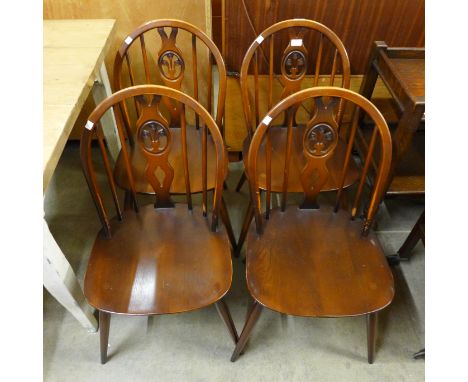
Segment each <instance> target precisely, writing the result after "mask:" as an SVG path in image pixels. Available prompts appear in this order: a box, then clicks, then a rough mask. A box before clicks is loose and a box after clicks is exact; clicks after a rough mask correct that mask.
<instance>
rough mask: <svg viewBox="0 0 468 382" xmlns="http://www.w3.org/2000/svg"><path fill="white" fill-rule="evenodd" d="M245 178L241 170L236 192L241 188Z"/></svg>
mask: <svg viewBox="0 0 468 382" xmlns="http://www.w3.org/2000/svg"><path fill="white" fill-rule="evenodd" d="M246 180H247V176H246V175H245V171H243V172H242V176H241V177H240V179H239V182H238V183H237V186H236V192H239V191H240V190H241V188H242V186H243V185H244V183H245V181H246Z"/></svg>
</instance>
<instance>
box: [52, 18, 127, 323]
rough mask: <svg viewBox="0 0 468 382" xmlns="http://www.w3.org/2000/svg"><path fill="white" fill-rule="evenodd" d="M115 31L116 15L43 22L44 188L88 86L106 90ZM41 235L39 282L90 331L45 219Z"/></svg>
mask: <svg viewBox="0 0 468 382" xmlns="http://www.w3.org/2000/svg"><path fill="white" fill-rule="evenodd" d="M114 31H115V20H104V19H103V20H54V21H49V20H45V21H44V50H43V54H44V75H43V84H44V89H43V92H44V104H43V110H44V121H43V126H44V131H43V134H44V135H43V138H44V139H43V162H44V163H43V192H44V193H45V192H46V191H47V187H48V186H49V184H50V180H51V178H52V175H53V172H54V170H55V167H56V166H57V162H58V160H59V158H60V155H61V154H62V151H63V148H64V146H65V143H66V142H67V139H68V136H69V134H70V131H71V129H72V128H73V125H74V123H75V121H76V118H77V116H78V114H79V112H80V110H81V107H82V106H83V104H84V102H85V100H86V97H87V96H88V95H89V94H90V93H91V91H92V93H93V97H94V98H96V100H98V101H100V100H101V99H103V98H104V97H105V96H106V95H110V94H111V90H110V85H109V79H108V77H107V71H106V66H105V64H104V57H105V55H106V53H107V51H108V49H109V46H110V42H111V41H112V37H113V35H114ZM113 118H114V117H113V116H112V115H111V114H110V115H106V117H105V118H104V119H103V121H102V122H103V127H104V134H106V136H108V137H109V146H110V148H111V150H112V151H111V152H112V153H113V154H114V155H116V154H117V153H118V150H119V147H117V146H116V144H117V142H116V141H115V131H114V128H115V125H114V120H113ZM54 186H55V185H52V187H54ZM58 186H59V187H61V186H62V185H58ZM43 235H44V250H43V258H44V261H43V264H44V265H43V267H44V268H43V269H44V286H45V287H46V289H47V290H48V291H49V292H50V293H51V294H52V295H53V296H54V297H55V298H56V299H57V300H58V301H59V302H60V303H61V304H62V305H63V306H64V307H65V308H66V309H67V310H68V311H69V312H70V313H71V314H73V316H74V317H75V318H76V319H77V320H78V321H79V322H80V323H81V324H82V325H83V326H84V327H85V328H87V329H89V330H92V331H95V330H96V328H97V323H96V319H95V318H94V316H93V314H92V309H91V307H90V306H89V305H88V304H87V303H86V301H85V299H84V296H83V293H82V291H81V287H80V285H79V283H78V280H77V279H76V277H75V274H74V272H73V269H72V268H71V267H70V264H69V263H68V261H67V259H66V257H65V256H64V254H63V253H62V251H61V250H60V248H59V246H58V245H57V243H56V242H55V240H54V238H53V236H52V234H51V233H50V231H49V228H48V226H47V222H46V221H44V234H43Z"/></svg>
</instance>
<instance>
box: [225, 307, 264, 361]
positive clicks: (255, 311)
mask: <svg viewBox="0 0 468 382" xmlns="http://www.w3.org/2000/svg"><path fill="white" fill-rule="evenodd" d="M262 308H263V307H262V305H260V304H259V303H258V302H257V301H255V303H254V304H253V307H252V310H251V312H250V315H249V317H248V319H247V321H246V322H245V325H244V329H243V330H242V334H241V335H240V337H239V341H237V345H236V348H235V349H234V352H233V353H232V356H231V362H235V361H236V360H237V358H239V355H240V354H241V352H242V350H244V347H245V345H246V343H247V340H248V339H249V337H250V334H251V333H252V329H253V328H254V326H255V324H256V323H257V320H258V318H259V317H260V313H261V312H262Z"/></svg>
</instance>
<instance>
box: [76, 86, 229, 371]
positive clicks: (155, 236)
mask: <svg viewBox="0 0 468 382" xmlns="http://www.w3.org/2000/svg"><path fill="white" fill-rule="evenodd" d="M127 100H130V101H135V102H137V104H138V106H139V107H138V109H139V110H140V116H139V117H138V120H137V121H136V122H135V139H136V141H137V146H136V147H135V149H138V150H141V151H142V154H143V155H144V156H145V158H146V161H147V167H146V176H147V180H148V182H149V183H150V184H151V186H152V187H153V191H154V194H155V203H154V205H153V204H147V205H140V203H138V201H137V199H136V192H135V183H134V176H133V173H134V169H133V168H132V166H130V162H129V154H130V153H129V152H128V150H127V148H126V143H125V133H124V132H125V127H124V125H123V123H122V122H123V119H122V115H121V114H122V113H121V109H120V107H119V106H120V105H121V104H122V102H125V101H127ZM166 101H170V102H169V103H167V102H166ZM172 104H179V105H180V107H181V113H180V117H181V121H180V122H181V124H180V130H181V131H180V134H181V137H182V141H181V144H180V145H179V146H177V145H175V144H174V137H173V131H172V130H171V129H170V127H169V126H170V124H169V122H168V120H167V119H165V118H164V116H163V110H164V109H166V112H167V108H168V107H167V105H172ZM110 109H112V110H114V113H116V115H117V121H118V124H117V128H118V136H119V138H120V140H121V145H122V155H123V156H124V162H125V164H126V166H125V169H126V171H127V177H128V179H129V182H130V187H131V192H132V195H133V198H134V199H133V203H132V205H130V206H128V208H126V209H125V210H124V211H123V210H122V209H121V207H120V203H119V197H118V195H117V190H116V186H115V181H114V176H113V173H112V166H111V165H110V162H109V159H108V154H107V151H106V145H105V142H104V137H103V134H102V127H101V124H100V120H101V117H102V116H103V115H104V113H105V112H107V111H108V110H110ZM193 112H195V113H196V115H197V116H198V117H199V118H200V122H201V123H202V125H205V126H206V128H207V130H208V132H209V134H210V137H209V139H211V140H212V141H213V144H214V147H215V157H214V158H213V160H214V161H215V166H214V169H213V171H214V172H215V174H214V175H215V180H216V181H215V190H214V192H213V199H212V206H213V207H212V212H211V214H207V213H206V211H207V209H208V206H207V200H203V202H202V207H200V206H193V205H192V194H191V192H190V176H191V174H190V167H189V165H188V161H187V159H188V158H187V147H188V144H187V141H186V138H187V128H188V126H187V124H186V117H185V116H186V113H187V115H188V114H190V113H193ZM132 125H133V124H132ZM93 136H95V138H97V140H98V142H99V148H100V153H101V157H102V163H103V167H104V170H105V173H106V175H107V183H108V184H107V186H108V190H109V191H110V192H111V195H112V199H113V202H114V203H113V204H114V207H115V215H114V212H111V213H109V212H108V211H109V209H108V208H106V198H105V195H106V194H105V193H103V192H102V190H103V189H104V187H103V186H102V183H101V186H99V183H98V180H97V173H98V172H99V171H101V172H102V169H99V170H98V171H96V169H95V165H94V164H93V157H94V158H95V157H96V152H94V154H93V150H92V148H91V141H92V137H93ZM172 150H179V153H178V155H180V156H182V157H183V158H184V166H183V168H182V169H173V168H172V167H171V166H170V163H169V154H170V152H171V151H172ZM80 152H81V164H82V167H83V171H84V174H85V177H86V181H87V183H88V186H89V189H90V192H91V195H92V197H93V199H94V203H95V206H96V209H97V212H98V215H99V218H100V220H101V224H102V229H101V230H100V231H99V232H98V234H97V236H96V239H95V241H94V245H93V248H92V250H91V256H90V259H89V262H88V267H87V270H86V277H85V287H84V292H85V295H86V299H87V300H88V301H89V303H90V304H91V305H92V306H94V307H95V308H96V309H98V310H99V322H100V334H101V363H105V362H106V361H107V347H108V338H109V325H110V315H111V313H116V314H125V315H154V314H171V313H181V312H188V311H191V310H194V309H200V308H203V307H205V306H208V305H211V304H216V306H217V308H218V311H219V314H220V316H221V318H222V319H223V321H224V322H225V324H226V326H227V328H228V330H229V333H230V334H231V337H232V340H233V341H234V343H236V342H237V332H236V329H235V327H234V324H233V322H232V319H231V315H230V313H229V310H228V308H227V306H226V304H225V303H224V301H223V300H222V298H223V297H224V295H225V294H226V293H227V291H228V290H229V288H230V286H231V281H232V262H231V256H230V250H229V239H228V235H227V233H226V230H225V228H224V227H222V226H220V227H218V217H219V215H223V214H224V212H223V208H222V207H221V206H222V202H221V200H222V196H221V193H222V190H223V182H224V179H225V176H226V172H227V168H226V166H225V163H226V154H225V147H224V142H223V139H222V136H221V133H220V131H219V128H218V126H217V125H216V122H215V121H214V119H213V118H212V117H211V116H210V115H209V113H208V112H207V111H206V110H205V109H204V108H203V107H202V106H201V105H200V104H199V103H198V102H197V101H195V100H194V99H193V98H191V97H189V96H187V95H186V94H184V93H182V92H180V91H178V90H174V89H171V88H167V87H164V86H155V85H140V86H135V87H130V88H126V89H123V90H120V91H119V92H117V93H114V94H113V95H112V96H110V97H109V98H107V99H105V100H104V101H103V102H101V103H100V104H99V105H98V106H97V107H96V109H95V110H94V111H93V112H92V113H91V115H90V116H89V120H88V122H87V123H86V128H85V130H84V131H83V136H82V139H81V144H80ZM198 159H199V160H198V165H199V166H205V167H206V160H202V158H198ZM156 169H158V171H159V172H160V173H161V176H158V174H155V170H156ZM175 170H179V171H183V172H184V174H185V186H186V194H185V197H186V203H177V204H175V203H174V201H173V200H172V198H171V194H170V188H171V183H172V181H173V180H174V171H175ZM205 187H206V179H205Z"/></svg>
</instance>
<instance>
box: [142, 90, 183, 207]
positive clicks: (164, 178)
mask: <svg viewBox="0 0 468 382" xmlns="http://www.w3.org/2000/svg"><path fill="white" fill-rule="evenodd" d="M135 98H136V100H137V102H138V104H139V106H140V110H141V114H140V117H139V118H138V121H137V124H136V125H137V134H136V136H137V141H138V143H139V145H140V147H141V149H142V152H143V154H144V155H145V157H146V160H147V165H146V169H145V173H146V178H147V179H148V182H149V183H150V184H151V186H152V187H153V189H154V192H155V194H156V202H155V204H154V206H155V208H161V207H162V208H167V207H173V206H174V203H173V202H172V200H171V197H170V195H169V189H170V187H171V184H172V180H173V178H174V169H173V168H172V167H171V165H170V164H169V160H168V157H169V152H170V148H171V143H172V140H171V132H170V130H169V128H168V123H167V120H166V119H165V118H164V116H163V115H162V114H161V111H160V109H159V104H160V101H161V97H160V96H151V97H150V99H149V101H148V99H147V98H146V97H145V96H137V97H135Z"/></svg>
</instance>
